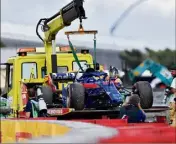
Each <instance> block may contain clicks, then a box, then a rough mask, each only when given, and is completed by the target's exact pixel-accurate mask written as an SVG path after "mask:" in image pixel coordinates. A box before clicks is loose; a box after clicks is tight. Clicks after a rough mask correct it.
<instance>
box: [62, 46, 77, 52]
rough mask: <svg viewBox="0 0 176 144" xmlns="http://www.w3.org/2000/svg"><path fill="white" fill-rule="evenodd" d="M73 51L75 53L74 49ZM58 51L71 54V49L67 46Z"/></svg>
mask: <svg viewBox="0 0 176 144" xmlns="http://www.w3.org/2000/svg"><path fill="white" fill-rule="evenodd" d="M74 50H75V51H76V48H74ZM60 51H61V52H71V51H72V50H71V48H70V47H69V46H63V47H60Z"/></svg>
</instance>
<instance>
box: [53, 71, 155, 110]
mask: <svg viewBox="0 0 176 144" xmlns="http://www.w3.org/2000/svg"><path fill="white" fill-rule="evenodd" d="M77 75H78V73H76V74H75V73H65V74H59V73H57V74H56V73H53V74H51V78H52V79H53V80H54V81H55V80H56V79H57V80H63V79H70V80H71V79H74V81H73V83H71V84H68V85H67V86H66V87H63V88H62V104H63V107H67V108H74V109H75V110H83V109H99V110H106V109H113V108H116V107H118V106H120V105H121V104H123V102H124V101H125V99H126V97H127V96H130V95H131V93H137V94H139V97H140V98H141V106H142V108H151V107H152V104H153V92H152V88H151V86H150V84H149V83H148V82H144V81H143V82H137V83H136V84H135V85H134V86H133V88H132V91H129V90H127V89H125V88H124V87H123V86H122V85H120V84H119V83H115V81H114V79H113V78H110V79H109V80H107V79H106V78H107V76H108V75H107V73H105V72H100V71H94V70H91V69H89V70H87V71H86V72H84V73H83V74H82V76H81V77H79V78H76V77H77Z"/></svg>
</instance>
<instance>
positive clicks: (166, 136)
mask: <svg viewBox="0 0 176 144" xmlns="http://www.w3.org/2000/svg"><path fill="white" fill-rule="evenodd" d="M99 124H100V125H103V126H108V127H113V128H116V129H117V131H118V135H116V136H113V137H111V138H107V139H104V138H103V139H101V140H100V141H99V143H124V142H125V143H155V142H157V143H176V128H174V127H170V126H169V125H168V124H166V123H141V124H139V123H137V124H135V123H133V124H126V123H125V122H124V125H123V122H122V123H121V124H122V125H119V121H116V124H115V121H114V123H113V124H111V123H110V121H108V120H106V121H104V122H103V121H101V122H100V123H99Z"/></svg>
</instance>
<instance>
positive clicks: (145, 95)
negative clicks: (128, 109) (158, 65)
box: [135, 81, 153, 109]
mask: <svg viewBox="0 0 176 144" xmlns="http://www.w3.org/2000/svg"><path fill="white" fill-rule="evenodd" d="M135 87H136V89H137V91H138V94H139V97H140V104H141V107H142V108H143V109H149V108H151V107H152V105H153V91H152V87H151V85H150V83H149V82H147V81H139V82H137V83H136V84H135Z"/></svg>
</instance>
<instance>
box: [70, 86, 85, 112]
mask: <svg viewBox="0 0 176 144" xmlns="http://www.w3.org/2000/svg"><path fill="white" fill-rule="evenodd" d="M84 101H85V88H84V87H83V85H82V84H80V83H73V84H70V85H69V103H70V108H74V109H75V110H83V109H84Z"/></svg>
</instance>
